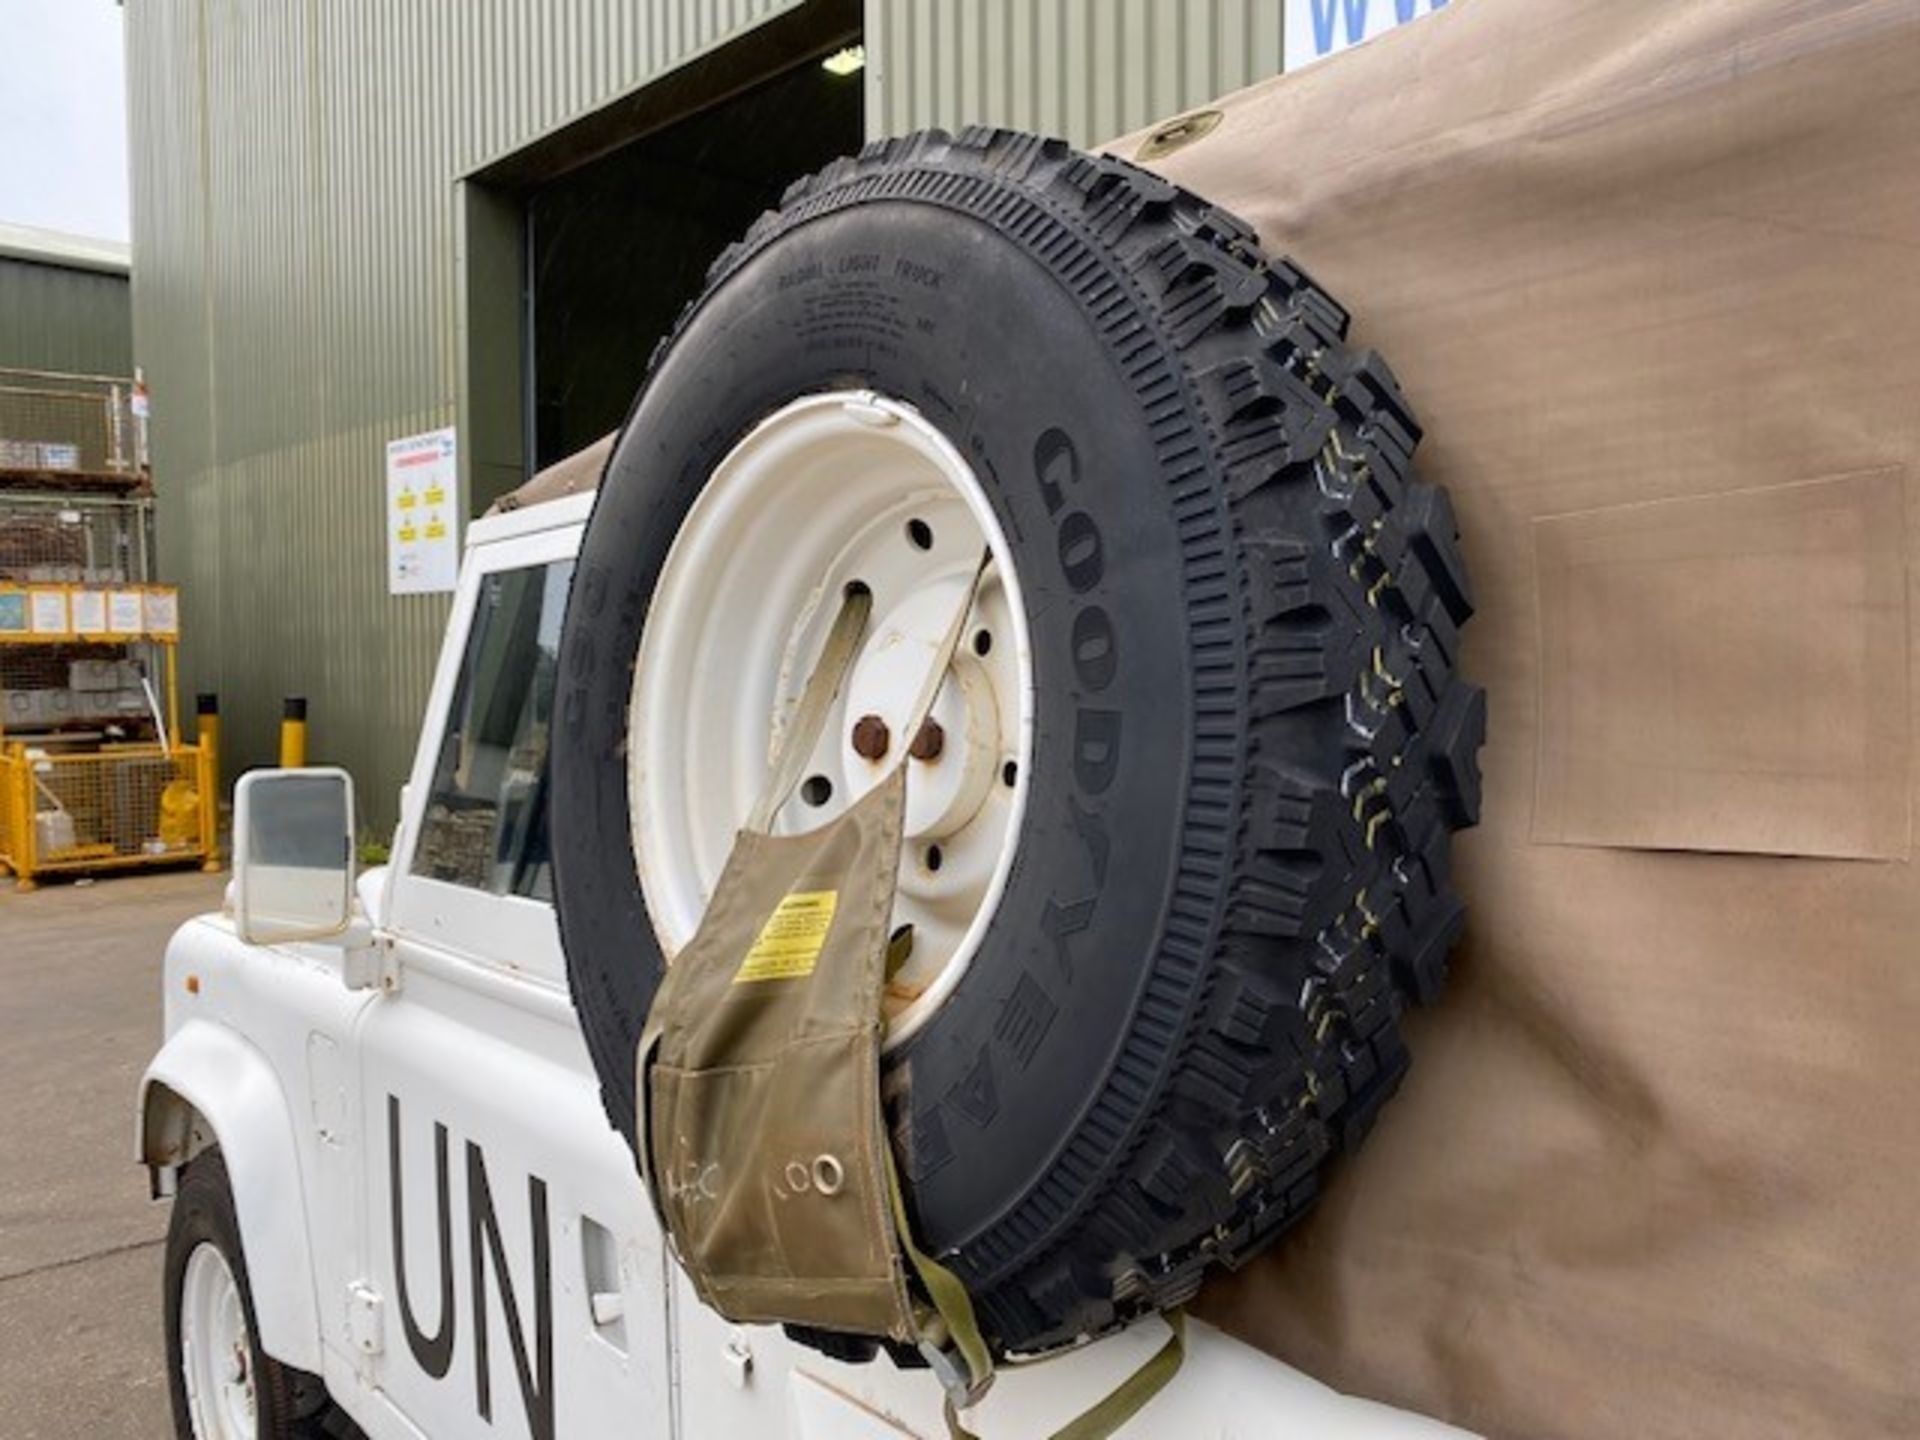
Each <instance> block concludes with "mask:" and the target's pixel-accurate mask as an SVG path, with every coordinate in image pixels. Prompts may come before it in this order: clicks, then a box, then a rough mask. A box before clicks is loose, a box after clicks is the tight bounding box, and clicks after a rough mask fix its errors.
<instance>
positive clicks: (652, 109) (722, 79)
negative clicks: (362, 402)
mask: <svg viewBox="0 0 1920 1440" xmlns="http://www.w3.org/2000/svg"><path fill="white" fill-rule="evenodd" d="M860 13H861V12H860V0H808V3H806V4H802V5H796V6H794V7H792V8H790V9H787V10H784V11H780V12H779V13H777V14H776V15H775V16H774V17H773V18H771V19H769V20H767V21H766V22H764V23H763V24H761V25H758V26H756V27H754V28H752V29H751V30H749V31H747V32H746V33H745V34H744V35H742V36H741V37H739V38H737V39H735V40H732V41H730V42H728V43H727V44H724V45H721V46H719V47H717V48H715V49H713V50H709V51H707V52H705V53H703V54H701V55H699V56H697V57H696V58H694V59H693V60H691V61H689V62H687V63H686V64H685V65H682V66H680V67H679V68H677V69H675V70H673V71H670V72H669V73H667V74H666V75H664V76H662V77H660V78H659V79H657V80H654V81H652V82H651V83H649V84H647V85H644V86H642V87H640V88H639V89H637V90H635V91H632V92H630V93H629V94H627V95H625V96H622V97H621V98H619V99H618V100H615V101H613V102H612V103H610V104H608V105H607V106H605V107H603V108H602V109H600V110H596V111H594V112H591V113H590V114H587V115H585V116H582V117H580V118H579V119H576V120H574V121H572V122H569V123H568V124H567V125H565V126H563V127H561V128H560V129H557V130H555V131H552V132H550V133H548V134H547V135H545V136H543V137H541V138H540V139H539V140H537V141H535V142H534V143H533V144H531V145H529V146H527V147H525V148H524V149H521V150H517V151H514V152H512V153H510V154H507V155H504V156H501V157H500V158H498V159H496V160H494V161H491V162H489V163H488V164H486V165H484V166H482V167H480V168H479V169H477V170H474V171H472V172H471V173H469V174H467V175H466V176H464V177H462V179H461V182H460V207H459V217H460V222H459V223H460V233H459V236H458V246H457V253H458V275H459V284H458V289H459V294H458V305H459V326H460V356H461V362H462V369H461V374H460V386H459V404H458V425H459V428H460V437H461V445H460V461H461V466H462V481H463V485H464V487H465V493H466V500H467V507H468V513H469V514H470V515H478V514H481V513H482V512H484V511H485V510H486V509H487V507H488V506H489V505H490V504H491V503H492V502H493V501H494V500H496V499H498V498H499V497H500V496H501V495H503V494H505V493H506V492H507V491H509V490H511V489H513V488H514V487H515V486H517V485H519V484H520V483H521V482H522V481H524V480H525V479H526V478H527V477H528V476H529V475H531V474H532V473H533V472H534V471H536V470H539V469H542V468H544V467H545V466H548V465H551V464H552V463H553V462H554V461H556V460H560V459H564V458H565V457H566V456H568V455H571V454H573V453H574V452H575V451H577V450H579V449H581V448H583V447H585V446H587V445H590V444H592V443H593V442H594V441H595V440H597V439H599V438H600V437H601V436H602V435H605V434H606V433H607V432H608V431H610V430H614V429H616V428H618V426H619V424H620V422H621V420H622V419H623V418H624V417H625V415H626V413H627V408H628V406H629V405H630V404H631V403H632V401H633V397H634V394H635V392H636V391H637V390H638V389H639V386H640V382H641V380H642V379H643V378H644V376H645V374H646V367H647V359H648V357H649V356H651V355H652V354H653V350H654V347H655V345H656V344H658V342H659V341H660V339H661V337H662V336H664V335H665V334H666V333H667V332H668V330H669V329H670V328H671V327H672V325H673V322H674V319H675V317H676V316H678V315H679V313H680V311H681V309H682V308H683V307H684V306H685V305H686V304H687V302H688V301H690V300H692V299H693V298H694V297H695V296H696V295H698V294H699V292H700V289H701V286H702V282H703V280H704V279H705V276H706V272H707V267H708V265H709V264H711V263H712V261H713V260H714V258H715V257H716V256H717V255H718V254H719V253H720V251H722V250H723V249H725V248H726V247H727V245H729V244H731V243H732V242H733V241H734V240H737V239H738V238H739V237H740V236H741V235H743V234H744V233H745V232H746V230H747V227H748V226H750V225H751V224H752V223H753V221H754V219H755V218H756V217H757V216H758V215H759V214H760V213H761V211H763V210H767V209H770V208H772V207H774V206H776V205H777V204H779V201H780V196H781V194H782V193H783V192H784V191H785V190H786V188H787V186H788V185H790V184H791V183H792V182H793V181H794V180H795V179H797V178H799V177H800V176H802V175H806V174H809V173H811V172H813V171H815V170H818V169H820V168H821V167H822V166H824V165H826V164H828V163H829V162H830V161H832V160H834V159H835V158H836V157H838V156H841V155H849V154H852V153H854V152H855V151H857V150H859V148H860V146H861V145H862V143H863V142H864V140H865V131H864V124H863V121H864V114H865V87H866V76H865V75H864V74H863V73H862V64H863V58H864V57H863V55H862V52H861V50H860Z"/></svg>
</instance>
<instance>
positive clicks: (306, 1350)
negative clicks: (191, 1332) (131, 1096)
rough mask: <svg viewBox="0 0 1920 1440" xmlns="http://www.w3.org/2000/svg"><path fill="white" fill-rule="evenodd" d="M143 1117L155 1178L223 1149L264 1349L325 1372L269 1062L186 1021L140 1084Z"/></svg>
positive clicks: (224, 1035) (301, 1204)
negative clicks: (214, 1147) (203, 1152)
mask: <svg viewBox="0 0 1920 1440" xmlns="http://www.w3.org/2000/svg"><path fill="white" fill-rule="evenodd" d="M139 1116H140V1121H139V1140H138V1154H139V1158H140V1159H141V1160H142V1161H144V1162H145V1163H146V1164H147V1165H148V1166H150V1167H153V1168H154V1169H155V1171H156V1172H158V1171H159V1170H160V1169H162V1168H176V1167H178V1166H180V1165H184V1164H185V1163H186V1162H187V1161H188V1160H190V1159H191V1158H192V1157H193V1154H194V1152H195V1151H196V1150H197V1149H200V1148H203V1147H204V1145H205V1144H206V1143H208V1141H212V1142H215V1143H218V1144H219V1146H220V1149H221V1153H222V1155H223V1156H224V1158H225V1160H226V1162H227V1175H228V1178H229V1179H230V1180H231V1181H232V1184H233V1208H234V1213H235V1214H236V1215H237V1216H238V1217H239V1220H240V1243H241V1245H242V1246H243V1247H245V1250H246V1265H247V1278H248V1282H249V1286H250V1288H251V1290H252V1292H253V1313H254V1323H255V1324H256V1325H257V1326H258V1327H259V1331H260V1346H261V1348H262V1349H263V1350H265V1351H266V1352H267V1353H268V1354H270V1355H272V1356H273V1357H274V1358H275V1359H276V1360H279V1361H280V1362H281V1363H283V1364H287V1365H293V1366H297V1367H298V1368H300V1369H302V1370H308V1371H312V1372H314V1373H316V1374H317V1373H319V1371H320V1310H319V1297H318V1295H317V1294H316V1293H315V1288H314V1269H313V1251H312V1246H311V1244H310V1243H309V1240H308V1231H307V1214H306V1197H305V1193H304V1191H303V1190H302V1187H301V1184H300V1153H299V1146H298V1143H297V1142H296V1140H295V1136H294V1122H293V1115H292V1112H291V1111H290V1110H289V1109H288V1106H287V1097H286V1092H285V1091H284V1090H283V1089H282V1088H281V1085H280V1081H279V1078H278V1077H277V1076H275V1074H274V1073H273V1067H272V1066H271V1065H270V1064H268V1063H267V1058H266V1056H264V1055H263V1054H261V1053H260V1051H259V1050H257V1049H256V1048H255V1047H254V1046H252V1045H251V1044H249V1043H248V1042H247V1041H246V1040H244V1039H242V1038H241V1037H240V1036H239V1035H237V1034H235V1033H234V1032H233V1031H232V1030H229V1029H228V1028H227V1027H226V1026H224V1025H220V1024H217V1023H215V1022H213V1021H211V1020H189V1021H187V1022H186V1023H185V1024H184V1025H182V1026H180V1028H179V1029H178V1030H176V1031H174V1033H173V1034H172V1035H171V1036H169V1037H168V1039H167V1042H166V1044H165V1045H163V1046H162V1047H161V1049H160V1053H159V1054H158V1055H156V1056H154V1058H153V1063H152V1064H150V1065H149V1066H148V1067H147V1073H146V1074H145V1076H143V1077H142V1078H141V1081H140V1109H139ZM208 1132H210V1133H208Z"/></svg>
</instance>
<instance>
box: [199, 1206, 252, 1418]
mask: <svg viewBox="0 0 1920 1440" xmlns="http://www.w3.org/2000/svg"><path fill="white" fill-rule="evenodd" d="M180 1373H181V1374H182V1375H183V1376H184V1377H185V1379H186V1389H187V1414H188V1416H189V1417H190V1418H191V1419H192V1421H193V1433H194V1435H195V1437H196V1440H254V1436H255V1435H256V1433H257V1430H256V1423H255V1407H254V1389H253V1386H254V1375H253V1343H252V1339H251V1337H250V1336H249V1335H248V1333H247V1312H246V1307H245V1306H244V1305H243V1304H242V1303H241V1300H240V1287H239V1285H238V1284H237V1283H235V1281H234V1278H233V1271H232V1269H231V1268H229V1267H228V1265H227V1257H226V1256H224V1255H222V1254H221V1253H220V1250H219V1248H218V1247H217V1246H215V1245H212V1244H210V1243H208V1242H207V1241H204V1240H203V1241H201V1242H200V1244H198V1245H196V1246H194V1248H193V1253H192V1254H190V1255H189V1256H187V1267H186V1271H185V1273H184V1275H183V1276H182V1278H181V1284H180Z"/></svg>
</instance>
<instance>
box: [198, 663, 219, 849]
mask: <svg viewBox="0 0 1920 1440" xmlns="http://www.w3.org/2000/svg"><path fill="white" fill-rule="evenodd" d="M193 723H194V737H193V738H194V741H195V743H197V744H198V745H199V747H200V777H199V783H200V853H201V857H202V858H201V862H200V868H201V869H202V870H207V871H214V870H218V869H219V868H220V697H219V696H218V695H215V694H212V693H210V692H209V693H202V694H199V695H196V696H194V698H193Z"/></svg>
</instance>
